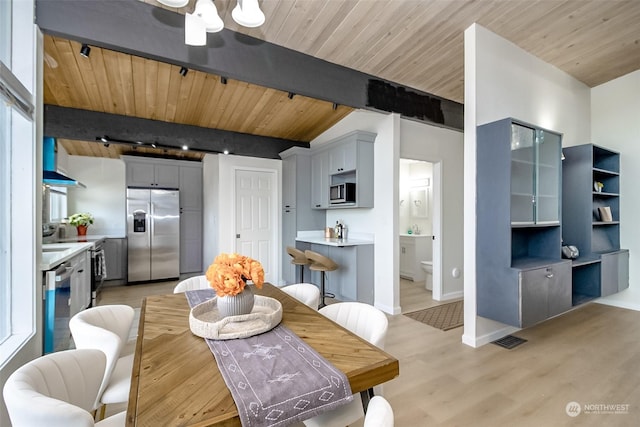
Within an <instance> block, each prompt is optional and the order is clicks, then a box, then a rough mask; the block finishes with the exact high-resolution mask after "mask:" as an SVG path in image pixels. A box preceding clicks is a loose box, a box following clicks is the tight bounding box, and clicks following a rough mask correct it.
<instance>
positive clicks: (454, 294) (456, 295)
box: [434, 291, 464, 301]
mask: <svg viewBox="0 0 640 427" xmlns="http://www.w3.org/2000/svg"><path fill="white" fill-rule="evenodd" d="M460 298H464V291H455V292H449V293H447V294H442V295H440V299H438V300H436V301H450V300H452V299H460ZM434 299H435V298H434Z"/></svg>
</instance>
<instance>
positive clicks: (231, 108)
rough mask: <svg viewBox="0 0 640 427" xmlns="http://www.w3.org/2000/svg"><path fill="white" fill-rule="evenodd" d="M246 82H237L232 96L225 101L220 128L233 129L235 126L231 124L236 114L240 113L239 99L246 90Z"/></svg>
mask: <svg viewBox="0 0 640 427" xmlns="http://www.w3.org/2000/svg"><path fill="white" fill-rule="evenodd" d="M247 84H248V83H245V82H238V85H237V86H236V89H235V92H234V96H233V97H232V98H231V99H230V100H229V101H228V102H227V104H226V106H225V109H224V113H223V114H222V117H221V123H222V126H221V127H220V129H224V130H233V129H234V128H235V127H234V126H233V120H234V117H235V116H236V115H237V114H242V108H243V107H242V105H241V100H242V98H243V96H244V94H245V92H246V88H247Z"/></svg>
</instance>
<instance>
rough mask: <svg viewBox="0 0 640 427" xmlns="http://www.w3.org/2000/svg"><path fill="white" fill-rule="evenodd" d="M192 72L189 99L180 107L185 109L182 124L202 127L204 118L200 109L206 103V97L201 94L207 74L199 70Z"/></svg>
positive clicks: (202, 108)
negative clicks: (184, 117) (184, 119)
mask: <svg viewBox="0 0 640 427" xmlns="http://www.w3.org/2000/svg"><path fill="white" fill-rule="evenodd" d="M194 73H195V74H194V78H193V84H192V85H191V93H190V95H189V99H188V100H186V102H184V103H183V104H182V105H181V107H180V108H181V109H183V110H185V116H186V121H185V123H184V124H189V125H194V126H200V127H203V126H204V119H203V116H202V111H203V110H204V104H205V103H206V98H205V97H204V96H203V95H204V92H205V90H204V88H205V85H206V84H207V74H206V73H202V72H200V71H195V72H194Z"/></svg>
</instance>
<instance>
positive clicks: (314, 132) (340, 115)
mask: <svg viewBox="0 0 640 427" xmlns="http://www.w3.org/2000/svg"><path fill="white" fill-rule="evenodd" d="M353 111H354V108H351V107H345V106H344V105H341V106H338V108H337V110H336V112H337V114H336V115H334V116H333V117H332V119H331V120H330V121H327V122H325V125H326V126H328V127H327V129H329V128H331V127H333V126H334V125H336V124H337V123H338V122H340V121H341V120H342V119H344V118H345V117H347V116H348V115H349V114H351V113H352V112H353ZM324 131H325V130H324V129H320V128H319V127H314V128H313V129H311V130H310V132H309V133H308V134H307V135H305V136H304V140H308V141H313V140H314V139H316V138H317V137H318V136H320V135H321V134H322V133H324Z"/></svg>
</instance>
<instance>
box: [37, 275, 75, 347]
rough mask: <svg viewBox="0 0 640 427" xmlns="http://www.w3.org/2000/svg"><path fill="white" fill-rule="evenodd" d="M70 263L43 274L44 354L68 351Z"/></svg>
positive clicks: (69, 336)
mask: <svg viewBox="0 0 640 427" xmlns="http://www.w3.org/2000/svg"><path fill="white" fill-rule="evenodd" d="M73 271H74V268H73V266H71V264H70V263H63V264H60V265H59V266H58V267H56V268H55V269H53V270H48V271H45V272H44V294H43V298H44V353H45V354H47V353H52V352H54V351H60V350H68V349H69V345H70V343H71V332H70V331H69V317H70V305H71V276H72V275H73Z"/></svg>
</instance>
